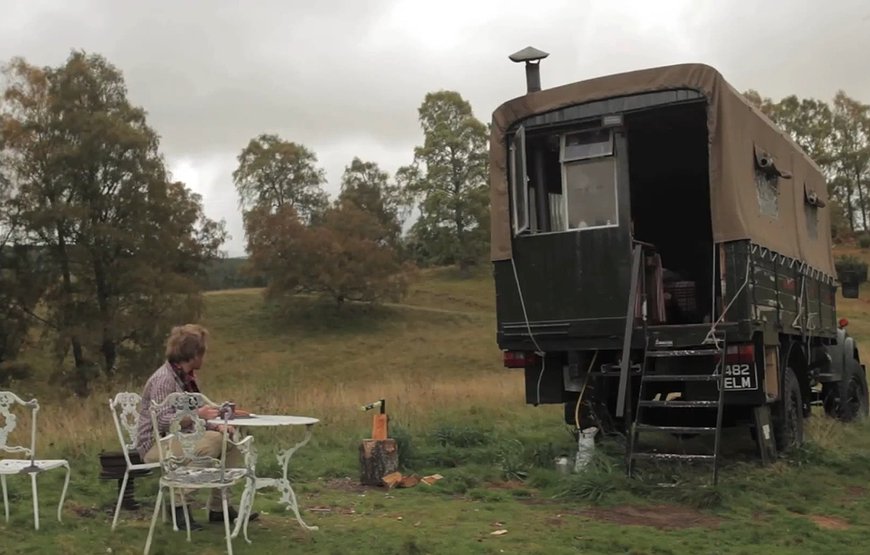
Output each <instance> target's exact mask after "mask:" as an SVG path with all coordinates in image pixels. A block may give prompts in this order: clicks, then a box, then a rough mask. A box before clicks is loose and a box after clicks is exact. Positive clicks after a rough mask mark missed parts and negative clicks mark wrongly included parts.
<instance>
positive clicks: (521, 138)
mask: <svg viewBox="0 0 870 555" xmlns="http://www.w3.org/2000/svg"><path fill="white" fill-rule="evenodd" d="M517 154H519V156H520V158H519V160H518V159H517ZM517 162H520V164H521V165H520V166H519V168H520V169H521V172H522V175H521V176H520V175H518V172H517ZM510 164H511V182H510V194H511V214H512V216H513V218H512V220H513V221H512V222H511V226H512V228H513V231H514V235H515V236H517V235H520V234H522V233H523V232H529V231H530V229H531V207H530V206H529V175H528V160H527V158H526V128H525V126H522V125H520V127H519V129H517V131H516V132H515V133H514V138H513V141H512V142H511V146H510ZM520 181H521V182H522V183H521V185H520V186H521V190H522V199H523V214H522V216H523V222H524V223H523V225H522V226H520V217H519V212H518V210H517V208H518V206H517V186H518V184H520Z"/></svg>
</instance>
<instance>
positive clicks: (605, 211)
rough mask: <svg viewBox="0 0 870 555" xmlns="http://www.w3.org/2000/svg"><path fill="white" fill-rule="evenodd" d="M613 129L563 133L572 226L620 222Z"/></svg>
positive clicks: (564, 176) (568, 220)
mask: <svg viewBox="0 0 870 555" xmlns="http://www.w3.org/2000/svg"><path fill="white" fill-rule="evenodd" d="M612 154H613V135H612V132H611V130H609V129H592V130H587V131H582V132H578V133H569V134H566V135H563V137H562V156H561V162H562V183H563V184H564V190H565V195H564V196H565V201H564V203H563V204H564V206H565V222H566V224H567V228H568V229H586V228H597V227H608V226H617V225H619V221H618V215H617V212H618V211H617V204H616V201H617V198H616V159H615V157H614V156H612Z"/></svg>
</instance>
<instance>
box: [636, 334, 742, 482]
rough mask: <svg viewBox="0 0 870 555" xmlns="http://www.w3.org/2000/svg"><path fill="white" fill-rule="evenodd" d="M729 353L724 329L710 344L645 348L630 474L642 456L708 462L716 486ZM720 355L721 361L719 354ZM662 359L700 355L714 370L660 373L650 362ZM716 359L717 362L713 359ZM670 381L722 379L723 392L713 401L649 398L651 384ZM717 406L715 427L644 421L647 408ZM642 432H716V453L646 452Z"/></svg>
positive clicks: (705, 408) (703, 408) (698, 409)
mask: <svg viewBox="0 0 870 555" xmlns="http://www.w3.org/2000/svg"><path fill="white" fill-rule="evenodd" d="M725 352H726V341H725V334H724V332H719V331H716V332H714V333H713V334H711V340H710V342H709V343H708V344H705V345H702V346H698V347H692V348H685V349H680V348H668V349H658V348H655V349H650V348H649V345H648V344H647V348H646V349H645V350H644V359H643V364H642V369H641V376H640V391H639V393H638V402H637V410H636V411H635V418H634V421H633V423H632V425H631V431H630V437H629V441H628V443H627V447H628V453H627V454H626V460H627V463H628V475H629V477H630V476H631V475H632V470H633V467H634V462H635V461H637V460H640V459H645V460H661V461H706V462H711V463H712V464H713V485H716V484H717V483H718V480H719V450H720V445H719V443H720V440H721V436H722V409H723V406H724V396H725V387H724V385H725V380H724V378H725V371H724V370H725ZM717 356H718V360H717V359H716V357H717ZM662 358H697V359H698V362H699V363H700V364H703V361H705V360H710V361H711V364H710V366H711V367H712V369H713V371H712V373H706V374H679V373H668V374H659V373H657V372H652V371H650V370H651V368H650V366H651V365H650V361H651V359H652V360H655V359H662ZM713 360H716V362H715V363H713V362H712V361H713ZM662 382H669V383H675V384H683V383H688V382H718V389H719V395H718V399H717V400H715V401H713V400H704V401H701V400H697V401H693V400H686V399H684V400H667V399H648V398H647V397H648V395H649V394H648V393H647V389H648V388H647V385H648V384H652V383H662ZM711 408H715V409H717V410H716V425H715V426H709V425H707V426H660V425H656V424H653V423H650V422H649V421H648V420H646V421H645V420H644V419H645V417H647V411H650V410H652V411H655V410H672V409H677V410H685V411H695V412H697V413H699V416H700V415H701V413H707V412H708V409H711ZM642 432H666V433H672V434H689V435H694V434H699V435H700V434H714V435H715V439H714V443H713V452H712V453H704V454H687V453H664V452H658V451H654V452H646V451H637V443H638V437H639V435H640V434H641V433H642Z"/></svg>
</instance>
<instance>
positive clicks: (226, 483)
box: [145, 392, 256, 555]
mask: <svg viewBox="0 0 870 555" xmlns="http://www.w3.org/2000/svg"><path fill="white" fill-rule="evenodd" d="M204 406H209V407H215V408H220V409H221V413H222V414H223V419H224V424H225V426H226V424H227V420H226V418H227V414H228V411H227V410H226V406H225V405H218V404H215V403H214V402H212V401H211V400H209V399H208V398H207V397H206V396H205V395H203V394H201V393H179V392H175V393H170V394H169V395H168V396H167V397H166V399H164V400H163V402H162V403H154V402H153V401H152V406H151V407H150V412H151V422H152V423H153V426H154V435H155V442H156V443H157V446H158V452H159V454H160V466H161V471H162V476H161V477H160V489H159V491H158V493H157V504H156V506H155V507H154V515H153V516H152V518H151V528H150V530H149V531H148V539H147V540H146V542H145V555H147V554H148V552H149V550H150V548H151V539H152V536H153V534H154V525H155V524H156V522H157V511H158V510H159V508H160V504H161V500H162V498H163V491H164V489H165V488H170V489H172V488H178V489H180V490H181V491H182V492H185V491H187V490H195V489H213V488H220V489H221V494H222V498H223V499H222V501H223V513H224V528H225V532H226V541H227V553H229V554H230V555H232V552H233V544H232V539H233V537H235V536H236V534H237V533H238V528H239V525H242V523H244V524H243V527H244V537H245V541H246V542H248V543H251V540H250V539H248V515H249V514H250V511H251V507H252V505H253V502H254V494H255V492H256V488H255V483H254V480H255V473H254V466H255V465H256V455H255V453H254V451H253V448H252V447H253V441H254V438H253V436H248V437H246V438H245V439H243V440H241V441H239V442H235V441H232V440H230V439H229V437H228V433H227V430H226V427H224V431H223V433H222V434H221V454H220V458H219V459H218V458H214V457H209V456H204V455H199V454H197V450H198V444H199V442H200V441H201V440H202V439H203V438H204V436H205V433H206V422H205V420H203V419H202V418H201V417H200V416H199V415H198V413H197V410H198V409H199V408H200V407H204ZM167 408H168V409H170V410H171V411H172V413H173V414H171V419H170V423H169V433H168V434H167V435H166V436H165V437H160V432H159V428H158V415H159V413H161V412H162V411H163V410H165V409H167ZM174 442H177V445H178V447H179V448H180V449H179V451H180V454H178V455H176V454H175V453H174V452H173V449H172V447H173V443H174ZM228 444H230V445H235V446H236V447H237V448H238V449H239V451H240V452H241V454H242V455H243V456H244V461H245V466H244V467H243V468H227V466H226V453H227V447H228ZM243 481H244V482H245V491H244V493H243V494H242V498H241V502H240V503H239V514H238V516H237V520H236V530H235V532H234V533H231V532H230V520H229V506H228V502H227V490H228V489H229V488H230V487H232V486H234V485H236V484H238V483H241V482H243ZM170 495H172V493H170ZM182 499H183V507H184V509H185V510H184V521H185V522H184V523H185V527H186V529H187V541H190V517H189V514H188V510H187V500H186V499H185V498H184V497H183V496H182Z"/></svg>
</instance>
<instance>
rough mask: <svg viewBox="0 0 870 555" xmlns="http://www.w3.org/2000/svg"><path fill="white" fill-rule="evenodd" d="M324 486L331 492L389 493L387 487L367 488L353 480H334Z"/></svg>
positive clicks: (325, 482)
mask: <svg viewBox="0 0 870 555" xmlns="http://www.w3.org/2000/svg"><path fill="white" fill-rule="evenodd" d="M323 486H324V487H326V488H328V489H331V490H337V491H343V492H350V493H365V492H368V491H382V492H384V493H386V492H387V488H386V487H378V486H365V485H362V484H360V483H359V482H358V481H356V480H353V479H352V478H333V479H330V480H324V481H323Z"/></svg>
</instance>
